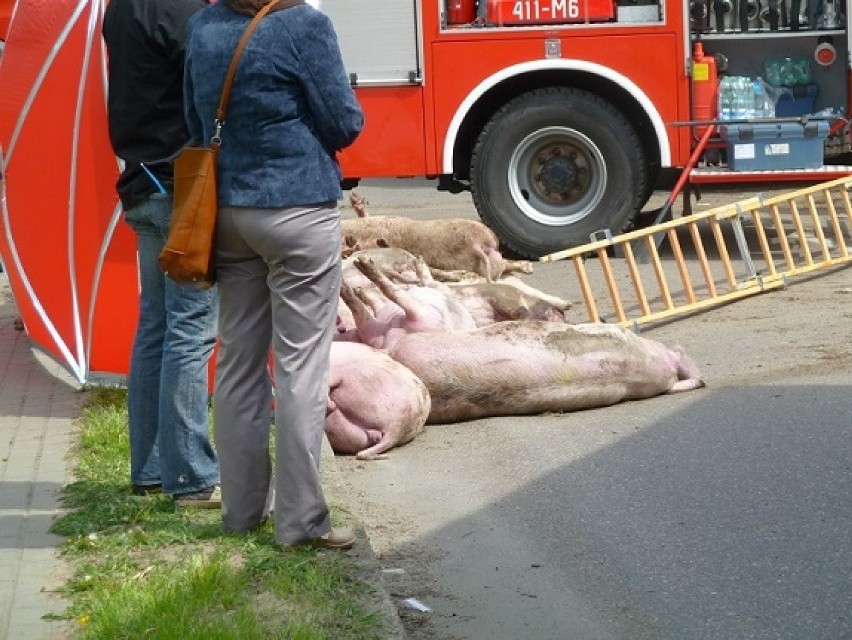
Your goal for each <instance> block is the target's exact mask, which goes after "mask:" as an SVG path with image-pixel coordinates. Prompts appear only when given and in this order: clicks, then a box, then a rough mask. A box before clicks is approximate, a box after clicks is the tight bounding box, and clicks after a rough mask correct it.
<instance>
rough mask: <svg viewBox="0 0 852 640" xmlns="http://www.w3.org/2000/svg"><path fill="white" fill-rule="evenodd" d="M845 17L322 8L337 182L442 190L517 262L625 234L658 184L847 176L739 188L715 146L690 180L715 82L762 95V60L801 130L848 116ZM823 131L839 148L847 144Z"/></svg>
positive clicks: (400, 5) (503, 6)
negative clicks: (791, 72) (337, 94)
mask: <svg viewBox="0 0 852 640" xmlns="http://www.w3.org/2000/svg"><path fill="white" fill-rule="evenodd" d="M808 2H810V3H811V5H810V6H808V4H807V3H808ZM839 2H840V0H789V6H788V4H787V3H788V0H360V1H359V2H352V0H321V6H320V8H321V10H322V11H323V12H325V13H326V14H327V15H329V16H330V17H331V19H332V21H333V23H334V25H335V28H336V30H337V33H338V37H339V39H340V44H341V48H342V51H343V55H344V61H345V63H346V65H347V69H348V71H349V72H350V74H351V81H352V84H353V85H354V86H355V88H356V91H357V94H358V97H359V99H360V101H361V103H362V105H363V107H364V110H365V113H366V120H367V124H366V127H365V130H364V132H363V134H362V136H361V138H360V139H359V140H358V141H357V142H356V144H355V145H354V146H353V147H352V148H351V149H349V150H347V151H346V152H345V153H344V154H343V155H342V156H341V161H342V164H343V168H344V172H345V174H346V176H347V179H349V181H350V184H355V183H357V179H360V178H376V177H410V176H426V177H430V178H435V179H436V180H437V188H438V189H441V190H447V191H451V192H461V191H463V190H467V189H469V190H470V191H471V192H472V195H473V201H474V203H475V205H476V207H477V210H478V212H479V215H480V216H481V218H482V220H483V221H484V222H485V223H486V224H488V225H489V226H490V227H491V228H492V229H493V230H494V231H495V232H496V233H497V235H498V236H499V237H500V239H501V241H502V243H503V244H504V245H505V246H506V247H508V248H509V249H512V250H514V251H515V252H516V253H518V254H520V255H524V256H527V257H538V256H541V255H543V254H546V253H549V252H552V251H556V250H559V249H564V248H567V247H571V246H576V245H578V244H583V243H585V242H588V240H589V236H590V234H591V233H594V232H597V231H599V230H603V229H609V230H610V231H611V232H612V233H618V232H620V231H621V230H623V229H625V228H626V227H628V226H629V225H630V224H631V222H632V221H633V220H634V218H635V217H636V216H637V213H638V212H639V211H640V210H641V209H642V208H643V206H644V205H645V204H646V203H647V201H648V199H649V197H650V195H651V193H652V191H653V190H654V188H655V187H656V186H657V185H658V181H659V180H660V178H661V176H662V177H663V178H665V177H666V176H668V177H671V176H672V175H673V174H674V175H682V176H684V175H685V176H688V179H687V183H688V184H701V183H711V182H712V183H719V182H731V181H739V182H744V181H759V180H773V181H777V180H790V181H792V180H817V179H822V178H825V179H828V178H830V177H835V176H837V175H843V174H847V173H850V172H852V167H843V166H832V165H830V164H826V163H827V162H830V160H831V158H829V157H825V156H824V154H823V153H822V151H823V142H822V141H820V143H819V144H820V145H821V147H820V162H819V166H818V167H814V166H809V167H806V168H793V169H778V170H775V169H773V168H772V165H771V164H770V165H769V168H768V169H766V168H760V169H759V170H738V171H733V170H732V169H731V168H730V167H729V166H728V165H727V164H726V154H727V153H728V152H729V151H730V146H729V145H728V144H726V142H725V140H723V139H721V138H720V137H719V135H718V131H719V130H721V128H718V129H714V130H713V133H712V135H711V137H710V138H709V140H708V143H707V145H706V152H705V151H704V148H703V145H702V148H701V149H699V151H701V155H700V158H699V159H700V162H698V163H696V166H694V167H693V166H692V163H691V162H690V161H691V160H692V159H695V158H696V154H694V153H693V152H695V151H696V147H698V142H699V133H701V128H700V127H696V126H694V125H691V124H689V123H691V122H694V121H695V120H696V119H702V120H706V119H708V118H709V119H711V120H712V119H713V118H716V117H718V114H717V112H716V100H717V90H716V87H717V86H718V85H717V83H716V74H719V75H726V74H727V75H730V76H738V77H749V78H754V79H756V78H757V77H759V76H763V75H765V74H766V69H767V64H769V62H770V61H772V60H793V61H802V60H804V61H806V64H807V66H808V67H809V73H810V76H809V78H808V80H810V82H809V83H808V84H810V85H813V86H814V87H815V88H814V89H813V91H811V93H812V94H813V98H812V99H811V100H810V102H809V103H808V102H807V100H805V103H806V105H807V106H806V108H805V112H815V111H821V110H824V109H833V110H834V112H836V113H841V114H845V113H847V112H848V111H849V106H850V91H849V85H850V83H849V44H848V40H847V34H848V32H849V16H847V15H844V12H845V6H842V5H840V4H839ZM699 40H700V41H701V46H702V47H703V50H704V53H705V56H704V57H703V58H702V60H701V61H700V64H696V60H697V58H696V59H694V58H695V56H694V54H693V52H694V51H696V47H695V44H696V42H697V41H699ZM708 59H709V62H711V63H712V64H710V65H708V64H706V62H707V61H708ZM708 69H709V72H708ZM694 72H695V73H694ZM708 81H709V84H708ZM701 83H704V84H701ZM809 91H810V89H809ZM791 95H792V93H791ZM795 100H799V98H795ZM805 112H803V113H805ZM787 120H789V119H787ZM799 120H801V122H802V123H803V124H804V122H805V120H804V119H801V118H799ZM778 122H779V123H784V122H786V120H785V119H779V120H778ZM834 122H835V125H834V127H833V128H832V130H831V131H832V134H833V135H832V136H831V138H830V139H831V141H833V142H835V141H837V136H839V135H842V134H846V133H848V129H842V128H841V127H842V125H843V121H842V120H835V121H834ZM799 126H800V127H801V126H803V125H799ZM704 130H706V127H704ZM830 146H831V145H829V144H825V145H824V148H829V147H830ZM771 147H772V148H770V146H766V148H765V151H766V152H767V153H770V152H777V151H778V150H779V149H782V150H783V148H785V143H784V142H783V141H781V143H778V144H776V143H775V142H773V143H772V145H771ZM835 147H836V148H837V149H839V150H840V151H848V146H844V145H843V144H840V145H835ZM787 148H788V149H789V146H788V147H787ZM761 149H762V147H761ZM794 150H795V147H794ZM759 151H760V149H759Z"/></svg>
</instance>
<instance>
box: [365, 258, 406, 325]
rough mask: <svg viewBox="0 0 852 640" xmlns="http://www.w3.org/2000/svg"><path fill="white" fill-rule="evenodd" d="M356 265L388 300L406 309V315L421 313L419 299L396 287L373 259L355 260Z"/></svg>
mask: <svg viewBox="0 0 852 640" xmlns="http://www.w3.org/2000/svg"><path fill="white" fill-rule="evenodd" d="M355 266H356V267H358V269H360V270H361V273H363V274H364V275H365V276H367V277H368V278H369V279H370V280H372V281H373V282H374V283H375V284H376V286H377V287H378V288H379V291H381V292H382V294H383V295H384V296H385V297H386V298H387V299H388V300H390V301H391V302H394V303H396V304H397V305H398V306H399V307H400V308H401V309H402V310H403V311H405V315H406V316H410V317H416V316H418V315H419V313H420V311H419V306H420V305H418V303H417V301H416V300H415V299H413V298H412V297H411V296H409V295H407V293H406V292H405V291H404V290H403V289H400V288H399V287H396V286H395V285H394V283H393V282H391V281H390V280H389V279H388V278H387V276H385V275H384V274H383V273H382V272H381V271H380V270H379V269H377V268H376V266H375V265H374V264H373V263H372V261H369V260H361V259H360V258H359V259H357V260H355Z"/></svg>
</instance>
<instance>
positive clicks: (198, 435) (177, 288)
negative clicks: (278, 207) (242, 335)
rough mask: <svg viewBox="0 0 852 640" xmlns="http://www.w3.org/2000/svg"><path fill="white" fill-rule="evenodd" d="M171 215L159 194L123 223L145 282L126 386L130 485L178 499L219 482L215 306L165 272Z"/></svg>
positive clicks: (211, 295) (207, 295) (213, 299)
mask: <svg viewBox="0 0 852 640" xmlns="http://www.w3.org/2000/svg"><path fill="white" fill-rule="evenodd" d="M171 212H172V199H171V195H170V194H159V193H158V194H154V195H153V196H151V197H150V198H149V199H148V200H146V201H145V202H144V203H142V204H141V205H139V206H137V207H134V208H133V209H130V210H129V211H126V212H125V214H124V219H125V220H126V221H127V223H128V224H129V225H130V226H131V227H132V228H133V230H134V231H135V232H136V239H137V248H138V252H139V273H140V281H141V295H140V305H139V324H138V326H137V328H136V337H135V339H134V341H133V352H132V355H131V360H130V375H129V377H128V380H127V404H128V414H129V418H130V480H131V482H132V483H133V484H135V485H152V484H162V485H163V492H164V493H167V494H172V495H174V494H183V493H192V492H194V491H200V490H202V489H205V488H207V487H210V486H213V485H215V484H218V483H219V463H218V459H217V457H216V453H215V452H214V450H213V447H212V445H211V442H210V437H209V431H208V405H207V401H208V364H209V361H210V356H211V354H212V353H213V346H214V344H215V342H216V314H217V311H218V300H217V295H216V292H215V289H213V290H207V291H202V290H199V289H195V288H192V287H185V286H182V285H179V284H176V283H175V282H173V281H172V280H170V279H169V278H167V277H166V276H165V275H164V274H163V272H162V271H161V270H160V267H159V265H158V264H157V257H158V256H159V255H160V251H161V250H162V248H163V245H164V244H165V240H166V236H167V234H168V229H169V220H170V219H171Z"/></svg>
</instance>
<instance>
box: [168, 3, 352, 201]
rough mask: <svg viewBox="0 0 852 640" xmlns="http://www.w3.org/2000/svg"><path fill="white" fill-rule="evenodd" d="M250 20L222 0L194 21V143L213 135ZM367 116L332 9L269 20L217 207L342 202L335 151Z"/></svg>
mask: <svg viewBox="0 0 852 640" xmlns="http://www.w3.org/2000/svg"><path fill="white" fill-rule="evenodd" d="M248 23H249V18H248V17H246V16H244V15H240V14H237V13H235V12H234V11H231V9H229V8H228V7H226V6H225V5H224V4H223V3H216V4H213V5H210V6H208V7H206V8H204V9H202V10H201V11H199V12H198V13H196V14H195V15H194V16H193V17H192V19H191V20H190V22H189V25H188V27H187V29H188V31H187V49H186V72H185V73H184V98H185V109H186V120H187V126H188V127H189V133H190V135H191V137H192V139H193V140H194V141H195V142H196V143H200V142H204V143H207V142H209V140H210V138H211V137H212V136H213V132H214V120H215V118H216V108H217V106H218V104H219V96H220V94H221V91H222V85H223V84H224V81H225V74H226V72H227V69H228V65H229V64H230V62H231V57H232V55H233V53H234V50H235V49H236V47H237V42H238V41H239V39H240V36H242V34H243V31H245V28H246V26H247V25H248ZM363 124H364V115H363V112H362V111H361V107H360V105H359V104H358V101H357V100H356V98H355V94H354V92H353V91H352V88H351V87H350V86H349V80H348V77H347V74H346V70H345V69H344V67H343V61H342V59H341V56H340V49H339V47H338V44H337V36H336V34H335V32H334V28H333V27H332V25H331V21H330V20H329V19H328V17H327V16H325V15H324V14H322V13H320V12H319V11H317V10H315V9H313V8H312V7H310V6H308V5H299V6H296V7H293V8H290V9H285V10H282V11H275V12H273V13H271V14H269V15H267V16H266V17H265V18H263V19H262V20H261V22H260V24H259V25H258V27H257V29H256V30H255V32H254V34H253V35H252V37H251V39H250V40H249V42H248V46H247V47H246V49H245V51H244V52H243V55H242V58H241V59H240V62H239V65H238V67H237V73H236V77H235V79H234V84H233V87H232V89H231V98H230V101H229V103H228V106H227V112H226V117H225V126H224V128H223V129H222V147H221V150H220V153H219V180H218V188H219V205H220V206H235V207H256V208H282V207H290V206H299V205H309V204H317V203H324V202H329V201H332V200H338V199H339V198H341V197H342V195H343V194H342V192H341V189H340V179H341V172H340V166H339V165H338V163H337V160H336V158H335V152H337V151H339V150H341V149H343V148H345V147H347V146H349V145H350V144H352V142H354V141H355V138H356V137H357V136H358V133H359V132H360V131H361V128H362V127H363Z"/></svg>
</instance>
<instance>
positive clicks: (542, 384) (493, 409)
mask: <svg viewBox="0 0 852 640" xmlns="http://www.w3.org/2000/svg"><path fill="white" fill-rule="evenodd" d="M389 354H390V355H391V357H393V359H394V360H396V361H397V362H400V363H402V364H404V365H405V366H406V367H407V368H408V369H410V370H411V371H413V372H414V373H415V374H416V375H417V377H418V378H420V379H421V380H422V381H423V382H424V384H425V385H426V388H427V389H429V394H430V396H431V398H432V410H431V411H430V413H429V418H428V420H427V423H430V424H434V423H447V422H458V421H461V420H470V419H474V418H482V417H485V416H506V415H524V414H537V413H543V412H549V411H552V412H562V411H574V410H577V409H588V408H592V407H602V406H607V405H611V404H615V403H617V402H621V401H622V400H636V399H640V398H649V397H652V396H655V395H659V394H663V393H674V392H677V391H687V390H689V389H697V388H699V387H702V386H704V383H703V381H702V380H701V378H700V377H699V373H698V370H697V368H696V366H695V365H694V364H693V363H692V361H691V360H690V359H689V358H688V357H687V356H686V355H685V354H684V353H683V351H682V350H680V349H679V348H677V347H676V348H669V347H667V346H665V345H663V344H662V343H660V342H657V341H655V340H649V339H646V338H642V337H640V336H637V335H635V334H634V333H632V332H631V331H629V330H627V329H623V328H621V327H618V326H612V325H595V324H586V325H568V324H562V323H555V322H545V321H536V320H518V321H510V322H501V323H498V324H493V325H489V326H486V327H482V328H479V329H476V330H473V331H454V332H437V333H412V334H408V335H405V336H403V337H401V338H400V339H399V340H398V341H397V342H396V343H395V344H394V345H393V346H392V347H391V348H390V350H389Z"/></svg>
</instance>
